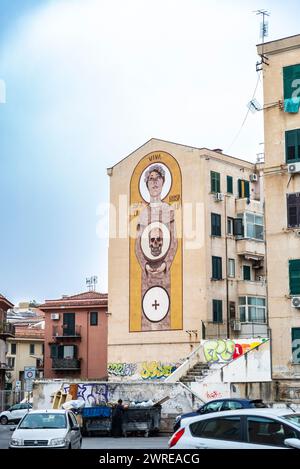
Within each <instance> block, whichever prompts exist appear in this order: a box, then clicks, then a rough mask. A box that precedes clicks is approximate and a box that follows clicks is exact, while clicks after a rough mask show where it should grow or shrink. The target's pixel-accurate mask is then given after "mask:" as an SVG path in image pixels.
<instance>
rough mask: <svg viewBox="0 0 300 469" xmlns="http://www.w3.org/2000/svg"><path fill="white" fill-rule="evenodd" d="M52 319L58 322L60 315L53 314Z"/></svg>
mask: <svg viewBox="0 0 300 469" xmlns="http://www.w3.org/2000/svg"><path fill="white" fill-rule="evenodd" d="M51 319H53V320H55V321H57V320H58V319H59V313H51Z"/></svg>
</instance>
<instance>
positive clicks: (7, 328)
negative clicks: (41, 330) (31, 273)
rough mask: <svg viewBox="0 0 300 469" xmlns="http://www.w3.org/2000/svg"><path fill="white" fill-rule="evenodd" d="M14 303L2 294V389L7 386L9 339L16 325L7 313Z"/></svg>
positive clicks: (0, 303) (0, 386)
mask: <svg viewBox="0 0 300 469" xmlns="http://www.w3.org/2000/svg"><path fill="white" fill-rule="evenodd" d="M12 307H13V304H12V303H11V302H10V301H9V300H8V299H7V298H5V297H4V296H3V295H1V294H0V390H3V389H4V388H5V373H6V372H7V371H8V370H9V366H8V364H7V360H6V351H7V343H6V341H7V339H8V338H9V337H13V336H14V334H15V330H14V326H13V325H12V324H9V323H8V322H7V319H6V313H7V310H8V309H9V308H12Z"/></svg>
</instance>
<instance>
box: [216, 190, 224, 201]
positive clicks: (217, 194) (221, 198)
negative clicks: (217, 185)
mask: <svg viewBox="0 0 300 469" xmlns="http://www.w3.org/2000/svg"><path fill="white" fill-rule="evenodd" d="M222 200H224V194H222V193H221V192H217V193H216V194H215V201H216V202H220V201H222Z"/></svg>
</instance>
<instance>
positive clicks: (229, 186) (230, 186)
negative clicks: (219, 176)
mask: <svg viewBox="0 0 300 469" xmlns="http://www.w3.org/2000/svg"><path fill="white" fill-rule="evenodd" d="M227 192H228V194H232V193H233V179H232V176H227Z"/></svg>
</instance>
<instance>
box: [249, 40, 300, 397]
mask: <svg viewBox="0 0 300 469" xmlns="http://www.w3.org/2000/svg"><path fill="white" fill-rule="evenodd" d="M258 53H259V55H261V56H262V58H263V60H262V62H263V63H262V67H263V87H264V133H265V168H264V181H265V201H266V204H265V218H266V233H267V256H266V257H267V272H268V304H269V321H270V327H271V329H272V363H273V379H274V380H278V383H279V384H280V386H281V395H282V396H283V397H285V398H295V397H297V396H298V398H299V395H298V394H297V392H299V391H297V389H298V390H299V388H298V383H297V379H299V377H300V348H299V347H300V113H299V101H300V98H299V96H300V88H299V84H300V35H296V36H292V37H288V38H283V39H280V40H277V41H272V42H268V43H265V44H264V45H262V44H261V45H259V46H258ZM294 380H296V381H294ZM298 382H299V381H298Z"/></svg>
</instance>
